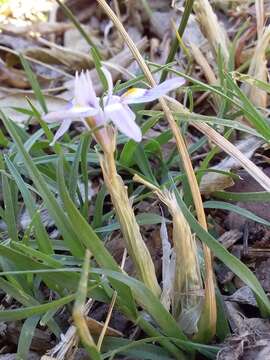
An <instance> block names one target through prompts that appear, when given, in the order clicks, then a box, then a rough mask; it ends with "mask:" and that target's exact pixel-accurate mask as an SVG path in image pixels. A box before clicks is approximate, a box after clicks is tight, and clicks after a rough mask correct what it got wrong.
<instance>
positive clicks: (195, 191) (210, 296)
mask: <svg viewBox="0 0 270 360" xmlns="http://www.w3.org/2000/svg"><path fill="white" fill-rule="evenodd" d="M97 2H98V3H99V5H100V6H101V7H102V9H103V10H104V11H105V13H106V14H107V15H108V17H109V18H110V19H111V20H112V22H113V23H114V25H115V26H116V28H117V30H118V31H119V33H120V34H121V35H122V37H123V38H124V40H125V42H126V44H127V46H128V47H129V49H130V51H131V52H132V54H133V56H134V58H135V59H136V60H137V62H138V64H139V66H140V67H141V69H142V71H143V72H144V75H145V77H146V79H147V81H148V82H149V84H150V85H151V86H156V82H155V80H154V78H153V76H152V74H151V71H150V70H149V68H148V66H147V65H146V63H145V61H144V59H143V57H142V55H141V54H140V52H139V51H138V49H137V47H136V45H135V44H134V42H133V41H132V39H131V38H130V36H129V35H128V33H127V32H126V30H125V28H124V26H123V25H122V23H121V21H119V19H118V18H117V16H116V15H115V14H114V12H113V11H112V9H111V8H110V6H109V5H108V4H107V3H106V1H105V0H97ZM159 102H160V105H161V107H162V109H163V111H164V115H165V118H166V119H167V121H168V123H169V125H170V128H171V130H172V133H173V135H174V138H175V142H176V146H177V148H178V151H179V154H180V157H181V158H182V163H183V166H184V169H185V173H186V175H187V178H188V182H189V186H190V189H191V193H192V197H193V201H194V205H195V209H196V212H197V217H198V221H199V223H200V224H201V226H202V227H203V228H204V229H205V230H207V222H206V218H205V213H204V208H203V203H202V198H201V194H200V189H199V186H198V183H197V179H196V176H195V173H194V170H193V167H192V163H191V160H190V157H189V154H188V151H187V147H186V144H185V140H184V138H183V136H182V134H181V132H180V129H179V128H178V126H177V124H176V122H175V120H174V117H173V115H172V113H171V111H170V109H169V107H168V105H167V102H166V100H165V98H164V97H162V98H160V99H159ZM203 252H204V260H205V303H204V310H203V312H204V318H203V322H202V326H201V329H202V334H204V333H207V336H208V337H207V340H210V338H211V337H213V336H214V335H215V332H216V319H217V310H216V296H215V284H214V273H213V267H212V257H211V252H210V250H209V248H208V247H207V246H206V245H204V244H203ZM206 328H207V331H205V329H206Z"/></svg>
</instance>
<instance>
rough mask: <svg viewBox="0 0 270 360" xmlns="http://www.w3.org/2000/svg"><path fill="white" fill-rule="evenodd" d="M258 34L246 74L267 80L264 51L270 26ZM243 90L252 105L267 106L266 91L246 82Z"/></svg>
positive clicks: (266, 46)
mask: <svg viewBox="0 0 270 360" xmlns="http://www.w3.org/2000/svg"><path fill="white" fill-rule="evenodd" d="M260 34H261V35H259V34H258V41H257V45H256V47H255V51H254V54H253V56H252V59H251V63H250V66H249V70H248V75H250V76H251V77H253V78H255V79H257V80H261V81H265V82H267V76H268V71H267V60H266V56H265V53H266V50H267V48H268V45H269V41H270V26H268V27H266V28H265V29H264V30H263V31H262V32H260ZM244 90H245V92H246V93H247V94H248V96H249V98H250V100H251V101H252V102H253V104H254V105H256V106H258V107H262V108H266V107H267V92H266V91H264V90H262V89H259V88H258V87H256V86H252V85H248V84H245V86H244Z"/></svg>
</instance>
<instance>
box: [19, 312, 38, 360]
mask: <svg viewBox="0 0 270 360" xmlns="http://www.w3.org/2000/svg"><path fill="white" fill-rule="evenodd" d="M39 319H40V316H39V315H35V316H31V317H30V318H28V319H26V320H25V322H24V324H23V326H22V328H21V331H20V337H19V343H18V349H17V354H16V360H24V359H27V358H28V355H29V352H30V346H31V342H32V340H33V337H34V333H35V329H36V327H37V325H38V322H39Z"/></svg>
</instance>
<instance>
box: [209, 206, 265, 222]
mask: <svg viewBox="0 0 270 360" xmlns="http://www.w3.org/2000/svg"><path fill="white" fill-rule="evenodd" d="M203 206H204V208H205V209H221V210H227V211H232V212H234V213H236V214H238V215H241V216H244V217H246V218H247V219H250V220H253V221H256V222H258V223H260V224H263V225H266V226H270V222H269V221H267V220H265V219H263V218H261V217H259V216H257V215H255V214H253V212H252V211H249V210H246V209H244V208H241V207H240V206H237V205H233V204H228V203H226V202H223V201H206V202H205V203H204V204H203Z"/></svg>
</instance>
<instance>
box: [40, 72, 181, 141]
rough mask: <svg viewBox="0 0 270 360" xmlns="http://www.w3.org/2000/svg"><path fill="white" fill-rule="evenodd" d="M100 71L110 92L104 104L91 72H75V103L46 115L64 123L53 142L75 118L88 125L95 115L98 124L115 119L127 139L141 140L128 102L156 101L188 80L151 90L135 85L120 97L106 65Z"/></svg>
mask: <svg viewBox="0 0 270 360" xmlns="http://www.w3.org/2000/svg"><path fill="white" fill-rule="evenodd" d="M101 70H102V71H103V73H104V75H105V77H106V80H107V84H108V93H107V95H106V96H104V97H103V102H102V103H103V106H102V107H101V105H100V99H99V98H98V97H97V96H96V93H95V91H94V88H93V84H92V81H91V78H90V73H89V71H86V72H85V73H84V72H82V73H81V74H80V75H78V74H77V73H76V76H75V84H74V98H73V100H72V102H71V103H70V104H69V105H68V106H67V107H65V108H64V109H62V110H59V111H55V112H51V113H49V114H46V115H45V116H43V120H44V121H46V122H48V123H53V122H59V123H60V124H61V125H60V128H59V129H58V130H57V132H56V134H55V136H54V139H53V143H55V142H56V141H57V140H58V139H59V138H60V137H61V136H62V135H63V134H64V133H65V132H66V131H68V129H69V127H70V125H71V123H72V121H82V122H83V123H84V124H85V126H87V127H88V125H87V123H86V122H85V118H87V117H92V118H94V120H95V124H96V125H97V126H105V125H106V123H108V122H109V121H112V122H113V124H114V125H115V126H116V127H117V128H118V130H119V131H120V132H122V133H123V134H125V135H126V136H127V137H128V138H130V139H133V140H135V141H137V142H140V141H141V139H142V133H141V129H140V127H139V126H138V125H137V124H136V122H135V119H136V115H135V113H134V112H133V111H132V110H131V109H130V107H129V106H128V105H129V104H138V103H146V102H151V101H153V100H156V99H158V98H160V97H161V96H163V95H165V94H167V93H168V92H169V91H171V90H175V89H176V88H178V87H180V86H182V85H183V84H184V82H185V81H184V79H183V78H181V77H177V78H173V79H171V80H167V81H164V82H163V83H162V84H160V85H158V86H156V87H153V88H151V89H142V88H132V89H129V90H128V91H126V92H125V93H124V94H123V95H121V96H118V95H114V94H113V80H112V76H111V74H110V72H109V71H108V70H107V69H106V68H105V67H102V68H101ZM101 131H102V130H101Z"/></svg>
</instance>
